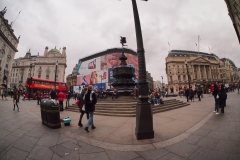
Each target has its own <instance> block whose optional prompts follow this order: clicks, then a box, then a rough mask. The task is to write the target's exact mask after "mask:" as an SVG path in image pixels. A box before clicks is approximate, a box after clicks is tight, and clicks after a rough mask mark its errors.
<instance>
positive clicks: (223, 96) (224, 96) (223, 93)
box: [218, 85, 227, 113]
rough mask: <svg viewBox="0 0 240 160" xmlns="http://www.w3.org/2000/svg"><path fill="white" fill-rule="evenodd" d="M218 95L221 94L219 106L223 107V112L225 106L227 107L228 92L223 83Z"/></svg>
mask: <svg viewBox="0 0 240 160" xmlns="http://www.w3.org/2000/svg"><path fill="white" fill-rule="evenodd" d="M218 96H219V108H221V112H222V113H224V107H226V100H227V93H226V91H225V89H224V86H223V85H221V91H220V92H219V94H218Z"/></svg>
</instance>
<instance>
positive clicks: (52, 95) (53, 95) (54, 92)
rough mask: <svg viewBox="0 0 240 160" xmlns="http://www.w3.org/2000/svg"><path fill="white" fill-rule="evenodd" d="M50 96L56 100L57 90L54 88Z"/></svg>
mask: <svg viewBox="0 0 240 160" xmlns="http://www.w3.org/2000/svg"><path fill="white" fill-rule="evenodd" d="M49 95H50V97H51V99H56V97H57V92H56V90H55V87H52V90H51V91H50V93H49Z"/></svg>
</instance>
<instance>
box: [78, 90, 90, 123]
mask: <svg viewBox="0 0 240 160" xmlns="http://www.w3.org/2000/svg"><path fill="white" fill-rule="evenodd" d="M86 91H87V87H86V88H83V90H82V92H81V94H80V96H78V98H77V99H78V100H80V106H78V107H79V111H80V113H81V114H80V117H79V122H78V126H79V127H82V126H83V125H82V117H83V115H84V114H85V113H86V115H87V119H89V113H88V112H87V111H86V110H84V109H83V106H84V105H85V93H86Z"/></svg>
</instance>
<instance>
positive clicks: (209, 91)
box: [208, 88, 211, 97]
mask: <svg viewBox="0 0 240 160" xmlns="http://www.w3.org/2000/svg"><path fill="white" fill-rule="evenodd" d="M208 94H209V97H210V96H211V89H210V88H209V89H208Z"/></svg>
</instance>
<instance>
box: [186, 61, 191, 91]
mask: <svg viewBox="0 0 240 160" xmlns="http://www.w3.org/2000/svg"><path fill="white" fill-rule="evenodd" d="M185 64H186V67H187V75H188V88H189V89H190V75H189V71H188V64H187V61H186V59H185Z"/></svg>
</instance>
